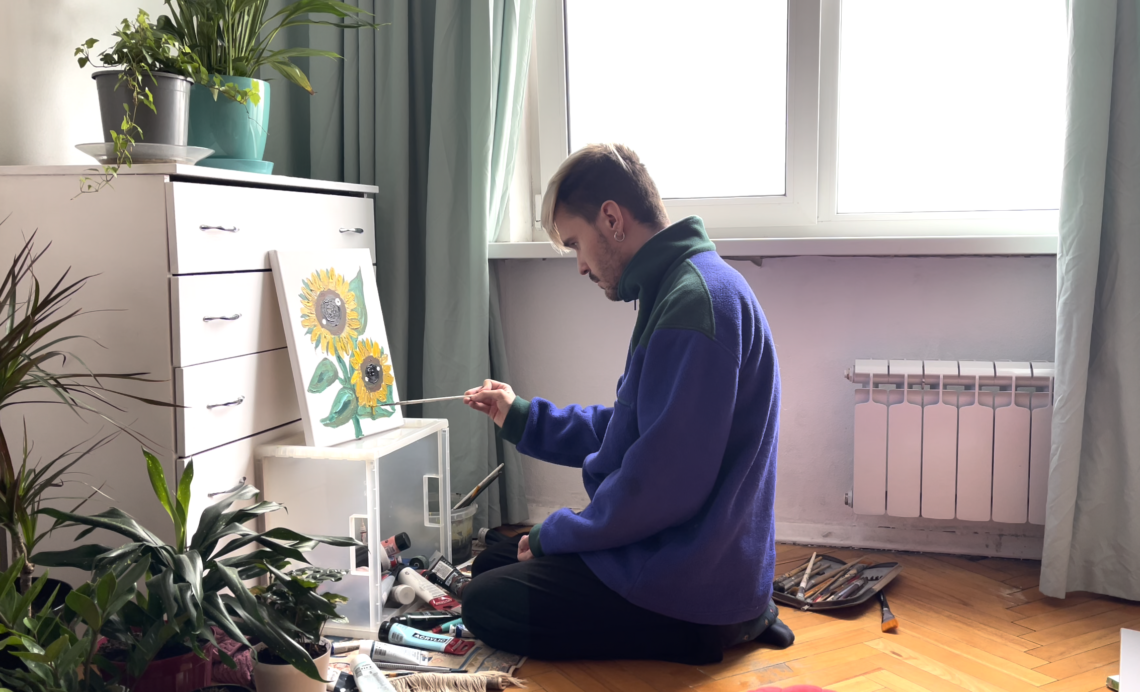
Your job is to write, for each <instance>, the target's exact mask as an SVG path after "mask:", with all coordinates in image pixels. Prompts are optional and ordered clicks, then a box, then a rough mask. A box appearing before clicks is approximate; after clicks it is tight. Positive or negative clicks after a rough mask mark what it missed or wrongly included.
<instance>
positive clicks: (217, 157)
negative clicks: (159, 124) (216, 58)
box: [188, 76, 273, 173]
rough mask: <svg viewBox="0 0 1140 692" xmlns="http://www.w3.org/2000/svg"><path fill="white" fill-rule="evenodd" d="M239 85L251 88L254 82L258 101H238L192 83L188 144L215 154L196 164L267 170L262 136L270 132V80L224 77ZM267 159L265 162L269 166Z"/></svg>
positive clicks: (224, 79) (252, 170) (270, 164)
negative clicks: (256, 102)
mask: <svg viewBox="0 0 1140 692" xmlns="http://www.w3.org/2000/svg"><path fill="white" fill-rule="evenodd" d="M222 80H223V81H225V82H232V83H233V84H236V85H237V86H238V87H239V88H241V89H250V88H252V87H253V83H254V82H257V88H258V90H259V92H260V94H261V101H260V103H258V104H257V105H256V106H255V105H253V103H252V102H251V103H244V104H242V103H238V102H237V101H234V100H233V99H231V98H229V97H228V96H226V95H224V94H218V98H217V99H216V100H215V99H214V94H213V92H212V91H210V90H209V89H208V88H206V87H204V86H202V85H200V84H195V85H194V87H193V88H192V89H191V90H190V131H189V141H188V143H189V145H190V146H192V147H206V148H208V149H213V150H214V154H213V155H212V156H210V157H209V158H207V159H203V160H202V161H200V162H199V163H198V165H199V166H216V167H218V168H230V169H236V170H249V171H251V172H258V173H261V172H266V171H265V167H266V164H267V163H268V162H263V161H262V160H261V159H262V157H263V156H265V139H266V137H267V136H268V135H269V96H270V94H269V82H266V81H264V80H261V79H250V78H249V77H226V76H223V77H222ZM272 165H273V164H272V163H268V166H270V167H271V166H272Z"/></svg>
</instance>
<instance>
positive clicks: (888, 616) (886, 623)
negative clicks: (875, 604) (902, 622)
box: [879, 591, 899, 632]
mask: <svg viewBox="0 0 1140 692" xmlns="http://www.w3.org/2000/svg"><path fill="white" fill-rule="evenodd" d="M879 602H880V603H882V604H883V631H884V632H893V631H894V630H897V629H898V628H899V619H898V618H897V617H895V614H894V613H892V612H891V607H890V606H889V605H887V594H885V593H883V592H882V591H880V592H879Z"/></svg>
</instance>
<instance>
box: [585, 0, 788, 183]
mask: <svg viewBox="0 0 1140 692" xmlns="http://www.w3.org/2000/svg"><path fill="white" fill-rule="evenodd" d="M787 25H788V18H787V4H786V2H785V1H784V0H702V2H696V3H695V2H692V1H691V0H686V1H685V2H677V1H675V0H654V1H653V2H647V1H646V0H567V2H566V61H567V82H568V85H567V92H568V98H569V118H570V150H571V151H574V150H576V149H578V148H580V147H582V146H584V145H586V144H591V143H597V142H620V143H622V144H626V145H628V146H630V147H632V148H633V150H634V151H636V152H637V154H638V156H640V157H641V160H642V162H644V163H645V165H646V166H648V167H649V172H650V173H651V174H652V175H653V179H654V180H655V181H656V182H657V186H658V187H659V188H660V191H661V195H662V196H663V197H673V198H678V197H687V198H692V197H744V196H755V195H782V194H784V142H785V139H786V138H785V130H786V128H785V121H786V110H787V109H786V92H787V85H786V82H787V78H786V75H787V52H788V51H787V42H788V39H787Z"/></svg>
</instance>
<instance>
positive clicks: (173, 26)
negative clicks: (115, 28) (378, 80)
mask: <svg viewBox="0 0 1140 692" xmlns="http://www.w3.org/2000/svg"><path fill="white" fill-rule="evenodd" d="M165 2H166V6H167V8H169V11H170V16H166V15H162V16H160V17H159V18H158V21H157V27H158V29H159V30H160V31H163V32H165V33H166V34H167V35H169V36H171V37H173V38H174V39H175V40H177V41H178V42H179V43H180V44H181V45H184V46H186V47H188V48H189V49H190V50H191V51H192V52H193V53H194V54H195V55H196V56H197V57H198V58H199V59H200V60H201V61H202V65H203V66H204V67H205V69H206V71H207V72H208V73H210V74H212V75H229V76H232V77H257V75H258V72H259V70H260V69H261V68H262V67H271V68H273V69H274V70H276V71H277V73H278V74H280V75H281V76H282V77H284V78H285V79H288V80H289V81H290V82H293V83H294V84H296V85H297V86H299V87H301V88H302V89H304V90H305V91H307V92H309V93H310V94H312V93H315V92H314V91H313V86H312V84H310V83H309V78H308V77H307V76H306V75H305V73H304V71H302V70H301V68H300V67H297V65H296V64H294V63H293V59H294V58H303V57H326V58H334V59H335V58H339V57H341V56H340V55H338V54H336V53H334V52H332V51H327V50H316V49H313V48H274V47H273V43H274V41H275V40H276V38H277V35H278V34H279V33H281V31H282V30H284V29H288V28H289V27H291V26H305V25H312V24H320V25H326V26H333V27H337V28H339V29H376V28H378V27H380V26H384V25H382V24H374V23H372V22H367V21H363V19H362V17H364V16H371V14H370V13H368V12H365V11H363V10H361V9H360V8H359V7H353V6H352V5H349V4H348V3H344V2H336V0H295V2H292V3H290V4H288V5H286V6H285V7H283V8H282V9H280V10H279V11H277V12H275V13H273V14H271V15H269V16H266V15H267V14H268V11H269V0H165ZM312 15H326V16H327V18H325V19H319V18H314V17H313V16H312ZM217 84H219V85H220V84H221V81H220V80H218V82H217Z"/></svg>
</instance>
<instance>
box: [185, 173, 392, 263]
mask: <svg viewBox="0 0 1140 692" xmlns="http://www.w3.org/2000/svg"><path fill="white" fill-rule="evenodd" d="M166 213H167V229H168V232H169V234H170V243H169V244H170V273H171V274H201V273H205V272H229V271H244V270H251V269H268V268H269V259H268V257H267V256H266V253H267V252H268V251H269V250H295V249H305V248H321V249H327V248H369V249H372V247H373V230H374V225H373V201H372V198H370V197H349V196H345V195H329V194H320V193H316V192H290V191H286V190H265V189H261V188H252V187H236V186H225V185H203V184H200V183H182V182H178V183H167V184H166ZM373 260H375V252H373Z"/></svg>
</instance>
